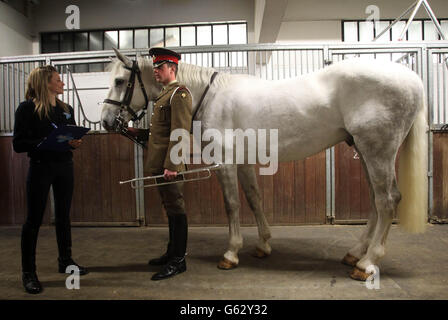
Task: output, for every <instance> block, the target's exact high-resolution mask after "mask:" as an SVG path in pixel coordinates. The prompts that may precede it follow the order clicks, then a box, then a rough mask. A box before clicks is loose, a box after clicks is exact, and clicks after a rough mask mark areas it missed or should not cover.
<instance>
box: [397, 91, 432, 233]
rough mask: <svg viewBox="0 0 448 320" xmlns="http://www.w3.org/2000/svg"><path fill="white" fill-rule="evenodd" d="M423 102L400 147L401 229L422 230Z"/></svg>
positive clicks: (425, 151) (424, 174)
mask: <svg viewBox="0 0 448 320" xmlns="http://www.w3.org/2000/svg"><path fill="white" fill-rule="evenodd" d="M421 103H422V105H420V106H419V111H418V113H417V117H416V118H415V120H414V123H413V125H412V127H411V130H410V131H409V133H408V135H407V137H406V139H405V140H404V142H403V145H402V146H401V150H400V159H399V168H398V186H399V189H400V192H401V201H400V203H399V205H398V218H399V219H400V225H401V226H402V227H403V229H404V230H406V231H408V232H411V233H420V232H424V231H425V229H426V224H427V211H428V174H427V172H428V170H427V165H428V159H427V154H428V147H427V146H428V140H427V139H428V138H427V136H426V130H427V121H426V100H425V95H424V94H422V102H421Z"/></svg>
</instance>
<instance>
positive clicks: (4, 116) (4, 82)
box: [0, 64, 7, 131]
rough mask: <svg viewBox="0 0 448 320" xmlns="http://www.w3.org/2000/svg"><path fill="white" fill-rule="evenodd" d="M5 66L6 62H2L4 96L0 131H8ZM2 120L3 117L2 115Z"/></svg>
mask: <svg viewBox="0 0 448 320" xmlns="http://www.w3.org/2000/svg"><path fill="white" fill-rule="evenodd" d="M5 67H6V64H2V82H3V85H2V92H3V94H2V96H3V128H2V130H0V131H3V130H4V131H7V130H6V76H5ZM0 120H1V117H0Z"/></svg>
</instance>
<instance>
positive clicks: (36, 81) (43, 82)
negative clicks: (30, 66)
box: [25, 65, 70, 119]
mask: <svg viewBox="0 0 448 320" xmlns="http://www.w3.org/2000/svg"><path fill="white" fill-rule="evenodd" d="M53 72H58V70H57V69H56V68H55V67H53V66H51V65H45V66H42V67H38V68H36V69H34V70H33V71H31V73H30V76H29V77H28V82H27V88H26V93H25V98H26V99H27V100H33V102H34V103H35V105H36V109H35V112H37V113H38V115H39V117H40V118H41V119H42V118H43V117H47V118H49V116H50V110H51V105H50V95H49V92H48V83H49V82H50V80H51V78H52V76H53ZM56 103H57V104H58V105H59V106H60V107H62V109H64V111H65V112H70V110H69V108H68V106H67V105H66V104H65V103H64V102H62V101H61V100H59V99H58V98H56Z"/></svg>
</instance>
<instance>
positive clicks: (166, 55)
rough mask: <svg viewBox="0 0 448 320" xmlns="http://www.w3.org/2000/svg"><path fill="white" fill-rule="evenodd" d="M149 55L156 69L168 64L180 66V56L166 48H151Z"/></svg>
mask: <svg viewBox="0 0 448 320" xmlns="http://www.w3.org/2000/svg"><path fill="white" fill-rule="evenodd" d="M149 55H150V56H152V63H153V65H154V67H159V66H161V65H162V64H164V63H166V62H171V63H175V64H178V63H179V60H180V54H178V53H177V52H174V51H172V50H168V49H165V48H151V49H149Z"/></svg>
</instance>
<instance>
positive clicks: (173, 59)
mask: <svg viewBox="0 0 448 320" xmlns="http://www.w3.org/2000/svg"><path fill="white" fill-rule="evenodd" d="M159 61H169V62H173V63H175V64H179V59H177V58H176V57H174V56H155V57H154V59H153V62H154V63H157V62H159Z"/></svg>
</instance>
